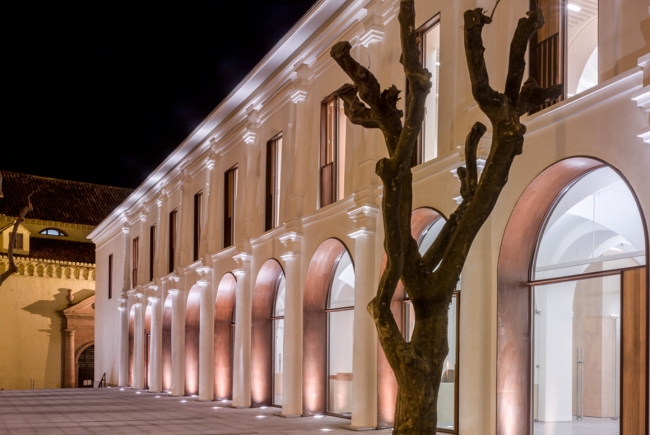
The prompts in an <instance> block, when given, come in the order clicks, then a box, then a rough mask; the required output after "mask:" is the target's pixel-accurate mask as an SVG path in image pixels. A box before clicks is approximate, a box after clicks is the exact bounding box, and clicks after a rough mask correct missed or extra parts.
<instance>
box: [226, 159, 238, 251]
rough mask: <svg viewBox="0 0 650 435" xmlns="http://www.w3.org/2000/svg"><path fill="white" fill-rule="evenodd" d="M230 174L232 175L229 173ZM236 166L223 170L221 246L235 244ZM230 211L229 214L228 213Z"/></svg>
mask: <svg viewBox="0 0 650 435" xmlns="http://www.w3.org/2000/svg"><path fill="white" fill-rule="evenodd" d="M231 174H232V177H230V175H231ZM237 178H238V166H237V164H235V165H233V166H232V167H230V169H228V170H227V171H226V172H224V184H223V185H224V187H223V189H224V195H223V248H224V249H225V248H228V247H230V246H232V245H234V244H235V217H236V206H237ZM229 211H230V214H229Z"/></svg>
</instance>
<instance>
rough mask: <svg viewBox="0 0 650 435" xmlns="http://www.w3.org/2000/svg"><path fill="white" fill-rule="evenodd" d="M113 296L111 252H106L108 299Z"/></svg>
mask: <svg viewBox="0 0 650 435" xmlns="http://www.w3.org/2000/svg"><path fill="white" fill-rule="evenodd" d="M112 298H113V254H112V253H111V254H108V299H112Z"/></svg>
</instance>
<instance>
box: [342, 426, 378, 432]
mask: <svg viewBox="0 0 650 435" xmlns="http://www.w3.org/2000/svg"><path fill="white" fill-rule="evenodd" d="M339 427H340V428H341V429H345V430H351V431H355V432H365V431H369V430H377V428H376V427H372V426H352V425H351V424H350V425H345V426H339Z"/></svg>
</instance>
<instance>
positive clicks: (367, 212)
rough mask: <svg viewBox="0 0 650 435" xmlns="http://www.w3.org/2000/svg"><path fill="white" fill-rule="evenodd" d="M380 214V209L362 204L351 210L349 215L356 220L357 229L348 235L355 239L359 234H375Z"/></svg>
mask: <svg viewBox="0 0 650 435" xmlns="http://www.w3.org/2000/svg"><path fill="white" fill-rule="evenodd" d="M378 215H379V209H378V208H376V207H371V206H369V205H362V206H361V207H358V208H356V209H354V210H351V211H349V212H348V216H349V217H350V219H352V221H353V222H354V227H355V229H354V230H353V231H352V232H350V233H349V234H348V235H349V236H350V237H352V238H353V239H354V238H357V237H359V236H363V235H369V234H374V233H375V224H376V221H377V216H378Z"/></svg>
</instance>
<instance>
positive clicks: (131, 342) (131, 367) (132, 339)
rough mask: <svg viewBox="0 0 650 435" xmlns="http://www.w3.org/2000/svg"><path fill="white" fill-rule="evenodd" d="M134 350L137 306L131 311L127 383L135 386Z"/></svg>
mask: <svg viewBox="0 0 650 435" xmlns="http://www.w3.org/2000/svg"><path fill="white" fill-rule="evenodd" d="M134 351H135V306H133V307H131V311H130V313H129V378H128V381H127V385H128V386H129V387H132V386H133V373H134V362H133V357H134Z"/></svg>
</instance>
